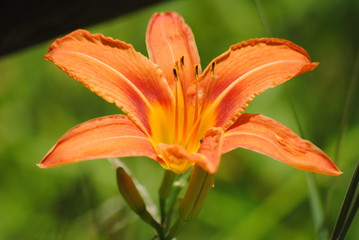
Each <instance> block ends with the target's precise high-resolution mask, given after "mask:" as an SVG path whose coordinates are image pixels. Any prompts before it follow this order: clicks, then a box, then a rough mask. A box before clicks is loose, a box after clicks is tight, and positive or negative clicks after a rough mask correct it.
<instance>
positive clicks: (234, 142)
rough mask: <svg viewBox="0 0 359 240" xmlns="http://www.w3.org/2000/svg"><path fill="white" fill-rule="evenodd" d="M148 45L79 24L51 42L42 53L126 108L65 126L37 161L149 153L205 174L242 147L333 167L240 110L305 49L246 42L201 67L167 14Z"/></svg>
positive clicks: (289, 135) (280, 78) (158, 19)
mask: <svg viewBox="0 0 359 240" xmlns="http://www.w3.org/2000/svg"><path fill="white" fill-rule="evenodd" d="M146 43H147V47H148V52H149V59H148V58H146V57H145V56H143V55H142V54H141V53H139V52H136V51H135V50H134V48H133V47H132V45H130V44H127V43H125V42H122V41H119V40H114V39H112V38H107V37H104V36H103V35H101V34H90V33H89V32H87V31H85V30H77V31H74V32H72V33H70V34H68V35H67V36H65V37H63V38H60V39H57V40H56V41H55V42H54V43H52V45H51V46H50V48H49V52H48V54H47V55H46V56H45V58H46V59H48V60H50V61H52V62H53V63H55V64H56V65H57V66H58V67H59V68H60V69H62V70H63V71H64V72H66V73H67V74H68V75H69V76H71V77H72V78H73V79H75V80H77V81H79V82H81V83H82V84H83V85H85V86H86V87H87V88H89V89H90V90H91V91H93V92H95V93H97V94H98V95H99V96H101V97H102V98H104V99H105V100H107V101H108V102H111V103H115V104H116V106H118V107H119V108H121V109H122V110H123V112H124V113H126V114H127V115H112V116H105V117H101V118H97V119H92V120H90V121H87V122H85V123H82V124H80V125H78V126H76V127H74V128H72V129H71V130H69V131H68V132H67V133H66V134H65V135H64V136H62V137H61V138H60V140H59V141H58V142H57V143H56V145H55V146H54V147H53V148H52V149H51V150H50V152H49V153H48V154H47V155H46V156H45V158H44V159H43V160H42V161H41V163H40V164H39V166H40V167H42V168H48V167H54V166H58V165H63V164H68V163H73V162H79V161H83V160H87V159H97V158H108V157H127V156H147V157H149V158H152V159H154V160H156V161H157V162H159V163H160V164H161V165H162V167H164V168H165V169H168V170H171V171H173V172H175V173H183V172H185V171H186V170H187V169H188V168H189V167H191V166H192V165H194V164H197V165H198V166H200V167H202V168H203V169H204V170H205V171H207V172H208V173H210V174H213V173H215V172H216V171H217V169H218V165H219V163H220V157H221V154H223V153H225V152H228V151H231V150H233V149H235V148H238V147H242V148H247V149H251V150H253V151H257V152H259V153H262V154H265V155H268V156H270V157H272V158H274V159H277V160H279V161H282V162H284V163H286V164H288V165H290V166H293V167H295V168H299V169H302V170H307V171H312V172H317V173H322V174H328V175H334V176H338V175H340V174H341V172H340V170H338V168H337V167H336V166H335V164H334V163H333V162H332V161H331V160H330V158H329V157H328V156H327V155H326V154H325V153H324V152H322V151H321V150H320V149H319V148H317V147H316V146H315V145H313V144H312V143H311V142H309V141H307V140H303V139H301V138H300V137H299V136H298V135H296V134H295V133H294V132H292V131H291V130H290V129H288V128H287V127H285V126H283V125H282V124H280V123H278V122H276V121H275V120H273V119H271V118H268V117H265V116H263V115H259V114H249V113H246V114H243V112H244V110H245V109H246V107H247V105H248V104H249V103H250V101H251V100H252V99H253V98H254V97H255V96H257V95H258V94H260V93H262V92H263V91H265V90H267V89H268V88H272V87H275V86H277V85H279V84H281V83H283V82H285V81H287V80H289V79H291V78H293V77H295V76H297V75H300V74H302V73H304V72H307V71H310V70H313V69H314V68H315V67H316V66H317V65H318V63H316V62H311V61H310V57H309V55H308V53H307V52H306V51H305V50H304V49H303V48H301V47H299V46H297V45H295V44H294V43H292V42H290V41H287V40H282V39H276V38H263V39H252V40H248V41H244V42H241V43H238V44H235V45H233V46H231V47H230V48H229V50H228V51H227V52H225V53H223V54H222V55H220V56H219V57H217V58H215V59H214V60H213V61H212V62H211V63H210V64H209V66H208V67H207V68H206V69H205V70H204V71H203V72H202V70H201V66H200V58H199V55H198V52H197V47H196V45H195V41H194V37H193V34H192V31H191V29H190V28H189V26H187V25H186V23H185V22H184V20H183V19H182V17H181V16H180V15H178V14H177V13H175V12H167V13H156V14H154V15H153V16H152V18H151V20H150V22H149V25H148V30H147V38H146Z"/></svg>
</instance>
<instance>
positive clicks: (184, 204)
mask: <svg viewBox="0 0 359 240" xmlns="http://www.w3.org/2000/svg"><path fill="white" fill-rule="evenodd" d="M213 182H214V174H209V173H208V172H206V171H204V170H203V169H202V168H201V167H199V166H197V165H195V166H194V167H193V170H192V174H191V178H190V182H189V184H188V188H187V191H186V194H185V196H184V197H183V199H182V201H181V204H180V206H179V216H178V219H177V221H176V223H175V224H174V225H173V226H172V227H171V229H170V231H169V234H168V235H167V238H166V239H173V238H175V237H176V236H178V234H180V233H181V231H182V230H183V227H184V226H185V225H186V224H187V223H188V222H190V221H191V220H192V219H194V218H195V217H196V216H197V215H198V214H199V212H200V210H201V208H202V206H203V204H204V201H205V199H206V197H207V194H208V192H209V190H210V189H211V188H212V187H213Z"/></svg>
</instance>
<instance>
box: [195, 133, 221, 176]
mask: <svg viewBox="0 0 359 240" xmlns="http://www.w3.org/2000/svg"><path fill="white" fill-rule="evenodd" d="M223 134H224V132H223V129H222V128H210V129H208V130H207V132H206V134H205V136H204V139H203V141H202V145H201V147H200V148H199V150H198V153H199V154H203V155H204V156H206V158H202V159H199V160H203V159H204V160H205V161H197V162H196V163H197V164H198V165H200V166H201V167H202V168H204V169H205V170H206V171H207V172H209V173H210V174H213V173H215V172H217V169H218V166H219V163H220V161H221V155H222V145H223Z"/></svg>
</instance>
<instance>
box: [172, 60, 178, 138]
mask: <svg viewBox="0 0 359 240" xmlns="http://www.w3.org/2000/svg"><path fill="white" fill-rule="evenodd" d="M173 75H174V81H175V102H176V103H175V136H174V143H175V144H176V143H177V142H178V87H177V86H178V71H177V68H176V67H174V68H173Z"/></svg>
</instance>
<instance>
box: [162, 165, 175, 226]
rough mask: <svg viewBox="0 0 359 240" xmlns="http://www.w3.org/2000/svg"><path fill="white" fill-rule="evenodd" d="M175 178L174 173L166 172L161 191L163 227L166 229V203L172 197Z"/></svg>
mask: <svg viewBox="0 0 359 240" xmlns="http://www.w3.org/2000/svg"><path fill="white" fill-rule="evenodd" d="M175 178H176V174H175V173H173V172H172V171H165V174H164V176H163V180H162V184H161V187H160V189H159V199H160V211H161V226H162V227H166V222H167V213H166V201H167V199H168V196H169V195H170V192H171V189H172V187H173V182H174V180H175Z"/></svg>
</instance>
